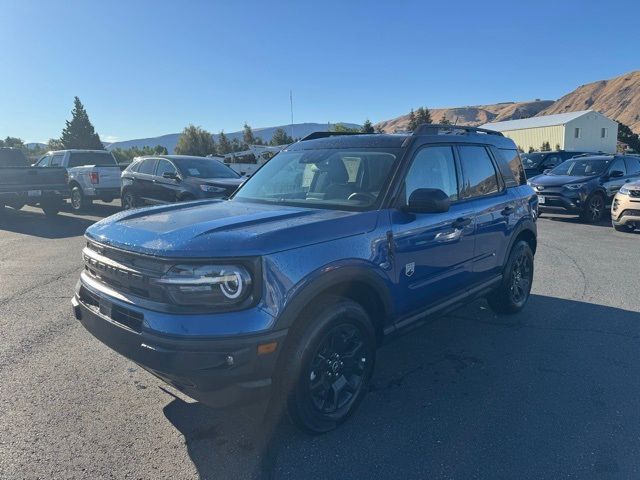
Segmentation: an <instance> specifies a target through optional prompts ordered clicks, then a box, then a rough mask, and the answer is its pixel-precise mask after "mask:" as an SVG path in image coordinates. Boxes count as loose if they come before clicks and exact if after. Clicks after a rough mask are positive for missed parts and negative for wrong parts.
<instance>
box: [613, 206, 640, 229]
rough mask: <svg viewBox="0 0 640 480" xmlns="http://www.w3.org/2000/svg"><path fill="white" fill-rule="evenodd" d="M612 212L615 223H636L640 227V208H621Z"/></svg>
mask: <svg viewBox="0 0 640 480" xmlns="http://www.w3.org/2000/svg"><path fill="white" fill-rule="evenodd" d="M611 213H612V215H611V221H612V222H613V224H614V225H635V226H639V227H640V208H638V209H637V210H634V209H626V210H619V211H618V212H611Z"/></svg>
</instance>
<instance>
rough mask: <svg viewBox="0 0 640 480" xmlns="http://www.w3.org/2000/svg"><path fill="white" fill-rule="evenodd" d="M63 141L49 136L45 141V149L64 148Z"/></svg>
mask: <svg viewBox="0 0 640 480" xmlns="http://www.w3.org/2000/svg"><path fill="white" fill-rule="evenodd" d="M64 148H65V147H64V143H62V140H60V139H59V138H50V139H49V141H48V142H47V150H64Z"/></svg>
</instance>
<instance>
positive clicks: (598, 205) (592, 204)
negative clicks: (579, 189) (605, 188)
mask: <svg viewBox="0 0 640 480" xmlns="http://www.w3.org/2000/svg"><path fill="white" fill-rule="evenodd" d="M604 209H605V198H604V195H602V194H601V193H594V194H593V195H591V196H590V197H589V198H588V199H587V204H586V205H585V206H584V208H583V210H582V212H581V213H580V218H581V219H582V221H583V222H587V223H598V222H599V221H600V220H602V216H603V215H604Z"/></svg>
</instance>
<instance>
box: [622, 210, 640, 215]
mask: <svg viewBox="0 0 640 480" xmlns="http://www.w3.org/2000/svg"><path fill="white" fill-rule="evenodd" d="M620 216H621V217H625V216H626V217H640V210H633V209H628V210H623V211H622V213H621V214H620Z"/></svg>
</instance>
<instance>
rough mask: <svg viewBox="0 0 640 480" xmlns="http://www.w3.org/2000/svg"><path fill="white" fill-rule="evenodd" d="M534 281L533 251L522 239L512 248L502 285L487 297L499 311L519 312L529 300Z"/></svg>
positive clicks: (495, 309) (494, 308) (490, 303)
mask: <svg viewBox="0 0 640 480" xmlns="http://www.w3.org/2000/svg"><path fill="white" fill-rule="evenodd" d="M532 283H533V251H532V250H531V247H530V246H529V244H528V243H527V242H525V241H524V240H520V241H519V242H517V243H516V244H515V245H514V246H513V248H512V249H511V253H510V254H509V259H508V260H507V264H506V266H505V268H504V272H503V275H502V282H501V283H500V286H499V287H498V288H497V289H496V290H494V291H493V292H492V293H491V295H489V296H488V297H487V301H488V302H489V305H490V306H491V308H492V309H493V310H494V311H495V312H498V313H517V312H519V311H520V310H522V309H523V308H524V306H525V304H526V303H527V300H529V294H530V293H531V285H532Z"/></svg>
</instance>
